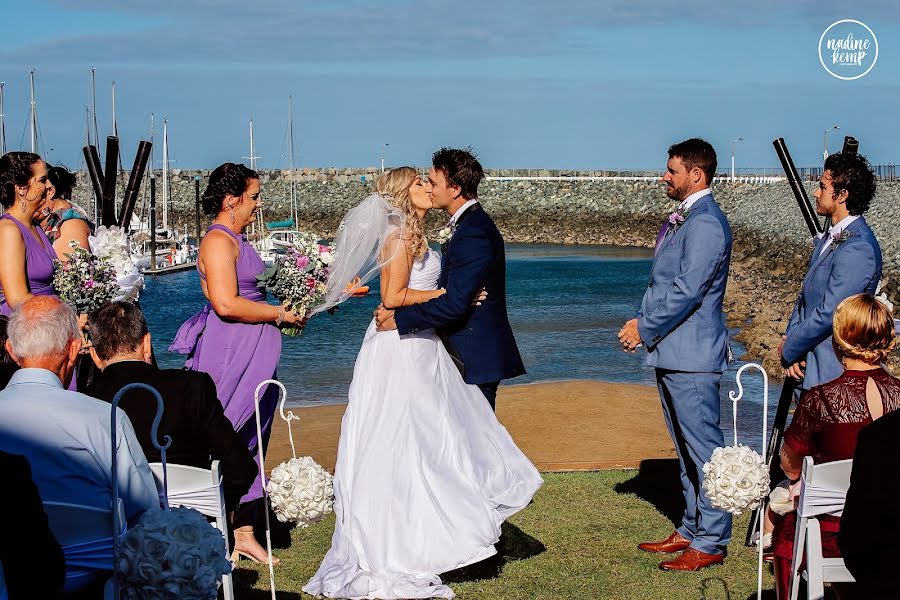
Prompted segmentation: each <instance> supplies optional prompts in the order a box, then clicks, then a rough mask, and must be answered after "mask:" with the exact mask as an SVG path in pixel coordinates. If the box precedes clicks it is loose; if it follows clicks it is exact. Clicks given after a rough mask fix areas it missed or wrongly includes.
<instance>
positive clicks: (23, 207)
mask: <svg viewBox="0 0 900 600" xmlns="http://www.w3.org/2000/svg"><path fill="white" fill-rule="evenodd" d="M27 208H28V203H27V202H26V201H25V200H24V199H23V200H22V212H25V210H26V209H27Z"/></svg>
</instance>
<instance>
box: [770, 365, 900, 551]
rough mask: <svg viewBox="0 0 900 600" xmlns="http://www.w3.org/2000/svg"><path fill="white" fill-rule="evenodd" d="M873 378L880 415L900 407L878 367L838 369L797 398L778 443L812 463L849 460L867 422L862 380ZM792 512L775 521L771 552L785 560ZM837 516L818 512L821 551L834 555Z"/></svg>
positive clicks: (897, 382) (899, 395)
mask: <svg viewBox="0 0 900 600" xmlns="http://www.w3.org/2000/svg"><path fill="white" fill-rule="evenodd" d="M869 379H872V380H873V381H874V382H875V385H876V387H877V388H878V392H879V393H880V394H881V403H882V406H883V407H884V414H887V413H889V412H892V411H894V410H897V409H898V408H900V379H898V378H896V377H894V376H892V375H891V374H889V373H888V372H887V371H885V370H884V369H881V368H878V369H873V370H870V371H844V373H843V374H842V375H841V376H840V377H838V378H837V379H835V380H833V381H829V382H828V383H824V384H822V385H817V386H816V387H814V388H812V389H811V390H809V392H807V393H806V394H804V395H802V396H801V397H800V402H799V403H798V405H797V410H796V411H795V412H794V418H793V420H792V421H791V425H790V426H789V427H788V428H787V431H785V433H784V443H785V444H787V445H788V447H789V448H790V449H791V450H793V451H794V452H796V453H797V454H800V455H801V456H812V457H813V460H815V462H816V464H820V463H826V462H833V461H836V460H844V459H847V458H853V455H854V453H855V452H856V436H857V435H858V434H859V431H860V430H861V429H862V428H863V427H865V426H866V425H868V424H869V423H871V422H872V415H871V414H870V413H869V407H868V404H867V402H866V384H867V383H868V381H869ZM796 522H797V513H796V512H791V513H788V514H786V515H784V517H782V518H781V519H779V520H778V521H776V523H775V531H774V535H773V536H772V537H773V542H772V550H773V552H774V554H775V556H777V557H781V558H784V559H787V560H788V561H790V560H791V558H792V556H793V551H794V529H795V528H796ZM840 522H841V519H840V517H835V516H831V515H822V516H821V517H819V523H820V524H821V526H822V553H823V555H824V556H825V557H836V556H840V555H841V553H840V550H839V549H838V545H837V532H838V528H839V527H840Z"/></svg>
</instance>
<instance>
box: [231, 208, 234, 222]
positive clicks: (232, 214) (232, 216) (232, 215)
mask: <svg viewBox="0 0 900 600" xmlns="http://www.w3.org/2000/svg"><path fill="white" fill-rule="evenodd" d="M231 222H232V223H234V209H233V208H232V209H231Z"/></svg>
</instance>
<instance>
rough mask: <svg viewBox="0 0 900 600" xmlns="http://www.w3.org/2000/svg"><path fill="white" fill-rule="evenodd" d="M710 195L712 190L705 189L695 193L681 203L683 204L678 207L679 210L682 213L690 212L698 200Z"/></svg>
mask: <svg viewBox="0 0 900 600" xmlns="http://www.w3.org/2000/svg"><path fill="white" fill-rule="evenodd" d="M709 194H712V189H711V188H703V189H702V190H700V191H699V192H694V193H693V194H691V195H690V196H688V197H687V198H685V199H684V200H682V201H681V204H679V205H678V210H680V211H686V210H689V209H690V208H691V207H692V206H693V205H694V203H695V202H696V201H697V200H699V199H700V198H702V197H703V196H707V195H709Z"/></svg>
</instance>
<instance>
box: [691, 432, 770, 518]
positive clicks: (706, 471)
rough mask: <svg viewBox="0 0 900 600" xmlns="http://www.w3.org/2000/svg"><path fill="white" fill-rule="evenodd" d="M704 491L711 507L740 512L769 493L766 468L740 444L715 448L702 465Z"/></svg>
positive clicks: (755, 504)
mask: <svg viewBox="0 0 900 600" xmlns="http://www.w3.org/2000/svg"><path fill="white" fill-rule="evenodd" d="M703 491H704V493H705V494H706V497H707V498H709V501H710V503H712V505H713V506H715V507H716V508H719V509H721V510H724V511H727V512H730V513H732V514H735V515H739V514H741V513H742V512H744V511H745V510H751V509H754V508H756V507H757V506H759V503H760V501H761V500H762V499H763V498H764V497H765V496H766V494H768V493H769V468H768V466H767V465H766V462H765V461H764V460H763V457H762V456H760V455H759V453H758V452H756V451H755V450H753V449H752V448H750V447H748V446H744V445H743V444H741V445H738V446H725V447H724V448H716V449H715V450H713V453H712V456H711V457H710V459H709V462H708V463H706V464H705V465H703Z"/></svg>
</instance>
